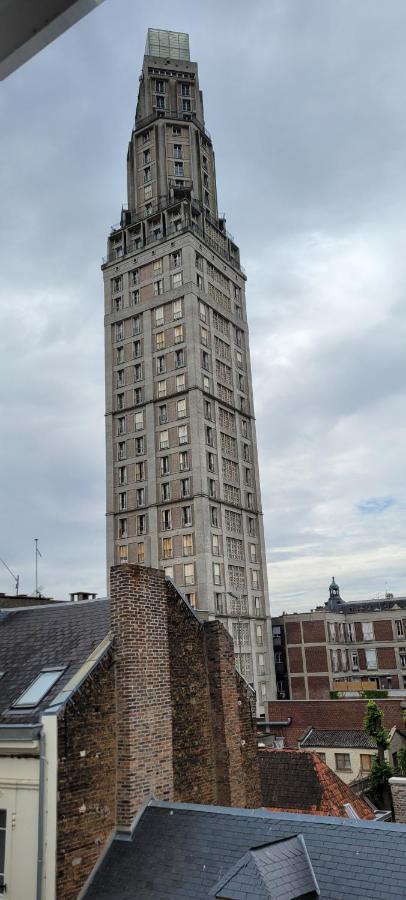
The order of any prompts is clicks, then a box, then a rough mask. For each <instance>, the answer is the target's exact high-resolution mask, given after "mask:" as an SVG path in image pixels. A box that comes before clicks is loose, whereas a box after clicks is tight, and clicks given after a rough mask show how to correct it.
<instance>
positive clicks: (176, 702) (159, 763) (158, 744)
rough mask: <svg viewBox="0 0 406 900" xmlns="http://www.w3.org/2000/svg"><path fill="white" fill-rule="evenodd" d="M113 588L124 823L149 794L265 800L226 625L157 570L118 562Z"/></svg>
mask: <svg viewBox="0 0 406 900" xmlns="http://www.w3.org/2000/svg"><path fill="white" fill-rule="evenodd" d="M111 597H112V601H111V602H112V631H113V635H114V644H115V648H116V659H117V695H118V721H119V734H118V771H119V774H118V789H117V821H118V824H119V825H121V826H124V827H127V828H128V827H130V825H131V822H132V820H133V818H134V816H135V814H136V812H137V810H138V809H139V807H140V805H141V804H142V802H143V801H144V800H145V799H146V798H147V797H149V796H150V795H151V794H154V796H155V797H157V798H159V799H174V800H179V801H183V802H195V803H219V804H226V805H231V806H249V805H250V804H251V802H252V800H253V798H254V797H257V799H258V802H260V799H259V781H258V793H256V788H255V785H256V779H257V769H256V768H255V767H254V768H253V758H254V755H253V747H254V746H255V750H256V729H255V721H254V719H253V718H252V716H251V713H250V712H249V711H248V708H247V699H246V698H245V701H244V704H245V705H244V704H243V703H242V702H239V701H242V699H244V698H243V693H242V688H241V687H240V689H238V686H237V680H236V670H235V657H234V646H233V641H232V638H231V636H230V635H229V633H228V632H227V631H226V629H225V628H224V627H223V626H222V625H221V623H220V622H218V621H213V622H211V621H210V622H204V623H202V622H201V621H200V620H199V619H198V618H197V616H195V615H194V613H193V611H192V610H191V609H190V607H189V606H188V604H187V603H185V601H184V600H183V598H182V597H181V596H180V595H179V594H178V592H177V591H176V589H175V588H174V587H173V585H172V584H171V583H169V582H166V580H165V577H164V575H163V573H162V572H159V571H158V570H155V569H149V568H147V567H144V566H135V565H126V566H123V565H121V566H115V567H114V568H113V569H112V573H111ZM248 737H249V741H248ZM243 742H244V743H243ZM245 748H247V750H246V749H245ZM256 765H257V762H256V754H255V766H256ZM248 785H249V791H248V792H247V787H248ZM248 794H249V797H248Z"/></svg>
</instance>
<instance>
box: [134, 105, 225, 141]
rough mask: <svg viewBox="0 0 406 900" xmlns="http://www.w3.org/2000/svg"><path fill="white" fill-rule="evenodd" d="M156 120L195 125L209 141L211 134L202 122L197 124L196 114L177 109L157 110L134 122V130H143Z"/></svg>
mask: <svg viewBox="0 0 406 900" xmlns="http://www.w3.org/2000/svg"><path fill="white" fill-rule="evenodd" d="M157 119H172V120H173V121H174V122H183V123H185V122H192V124H193V125H196V126H197V128H198V129H199V131H201V132H202V134H204V136H205V137H207V138H208V140H209V141H211V134H210V132H209V131H207V128H205V127H204V125H203V122H199V119H198V118H197V117H196V113H195V112H193V111H192V110H191V111H190V112H187V111H186V110H179V109H157V110H156V111H155V112H153V113H152V114H151V115H149V116H145V117H144V118H143V119H137V118H136V120H135V130H136V131H138V130H139V129H140V128H145V127H146V126H147V125H151V124H152V122H155V121H156V120H157Z"/></svg>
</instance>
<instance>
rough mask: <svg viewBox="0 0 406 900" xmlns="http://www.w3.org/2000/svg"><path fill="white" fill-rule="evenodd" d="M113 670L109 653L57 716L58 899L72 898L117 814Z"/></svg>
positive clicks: (112, 825)
mask: <svg viewBox="0 0 406 900" xmlns="http://www.w3.org/2000/svg"><path fill="white" fill-rule="evenodd" d="M115 801H116V699H115V672H114V667H113V662H112V657H111V654H110V653H109V652H108V653H106V655H105V656H104V658H103V659H102V660H101V661H100V662H99V664H98V665H97V667H96V668H95V669H94V670H93V671H92V672H91V674H90V675H89V676H88V677H87V678H86V680H85V681H84V682H83V684H82V685H81V687H80V688H79V689H78V690H77V691H76V692H75V695H74V700H73V702H72V703H68V704H67V705H66V706H65V707H64V709H63V711H62V712H61V713H60V715H59V717H58V826H57V834H58V841H57V860H56V866H57V871H56V885H57V898H58V900H76V898H77V896H78V894H79V892H80V890H81V888H82V887H83V885H84V883H85V882H86V879H87V878H88V876H89V875H90V873H91V871H92V869H93V867H94V866H95V864H96V862H97V860H98V858H99V856H100V854H101V852H102V850H103V847H104V846H105V845H106V842H107V841H108V840H109V838H110V836H111V834H112V831H113V828H114V825H115V816H116V808H115Z"/></svg>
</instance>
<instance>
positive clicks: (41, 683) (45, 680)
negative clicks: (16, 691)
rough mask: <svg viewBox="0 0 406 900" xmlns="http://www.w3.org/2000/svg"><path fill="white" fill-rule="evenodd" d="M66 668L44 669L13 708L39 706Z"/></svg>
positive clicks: (15, 702)
mask: <svg viewBox="0 0 406 900" xmlns="http://www.w3.org/2000/svg"><path fill="white" fill-rule="evenodd" d="M64 671H65V669H64V668H63V669H43V670H42V672H40V673H39V675H37V677H36V678H35V680H34V681H33V682H32V684H30V686H29V688H27V690H26V691H24V693H23V694H21V696H20V697H18V699H17V700H15V701H14V703H13V704H12V705H13V708H14V707H18V708H22V707H24V708H28V707H29V708H31V707H35V706H38V704H39V703H41V700H43V699H44V697H45V696H46V695H47V693H48V691H50V690H51V687H53V686H54V684H55V683H56V682H57V681H58V678H60V677H61V675H62V674H63V672H64Z"/></svg>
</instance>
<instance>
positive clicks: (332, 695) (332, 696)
mask: <svg viewBox="0 0 406 900" xmlns="http://www.w3.org/2000/svg"><path fill="white" fill-rule="evenodd" d="M330 700H338V691H330Z"/></svg>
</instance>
